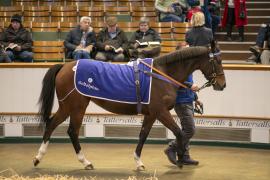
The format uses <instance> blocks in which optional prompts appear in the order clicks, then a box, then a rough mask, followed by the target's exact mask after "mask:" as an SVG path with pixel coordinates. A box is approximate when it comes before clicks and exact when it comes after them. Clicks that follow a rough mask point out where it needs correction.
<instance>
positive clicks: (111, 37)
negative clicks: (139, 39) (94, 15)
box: [95, 17, 128, 62]
mask: <svg viewBox="0 0 270 180" xmlns="http://www.w3.org/2000/svg"><path fill="white" fill-rule="evenodd" d="M96 47H97V54H96V58H95V59H96V60H100V61H113V62H123V61H127V53H128V39H127V36H126V35H125V32H124V31H123V30H121V29H120V28H118V27H117V19H116V17H108V18H107V19H106V27H105V28H104V29H102V30H101V31H100V32H99V33H98V36H97V44H96Z"/></svg>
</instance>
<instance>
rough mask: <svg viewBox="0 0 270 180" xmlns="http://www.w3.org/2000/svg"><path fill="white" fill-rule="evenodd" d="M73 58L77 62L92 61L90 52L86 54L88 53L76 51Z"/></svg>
mask: <svg viewBox="0 0 270 180" xmlns="http://www.w3.org/2000/svg"><path fill="white" fill-rule="evenodd" d="M72 57H73V59H75V60H78V59H90V53H89V52H86V51H81V50H80V51H74V52H73V53H72Z"/></svg>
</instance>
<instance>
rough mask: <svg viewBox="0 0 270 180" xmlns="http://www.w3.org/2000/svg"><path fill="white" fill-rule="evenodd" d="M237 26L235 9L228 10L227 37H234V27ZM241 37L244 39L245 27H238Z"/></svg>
mask: <svg viewBox="0 0 270 180" xmlns="http://www.w3.org/2000/svg"><path fill="white" fill-rule="evenodd" d="M234 25H235V13H234V8H228V15H227V24H226V31H227V36H228V37H231V36H232V27H233V26H234ZM238 32H239V37H241V38H244V26H238Z"/></svg>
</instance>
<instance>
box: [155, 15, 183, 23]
mask: <svg viewBox="0 0 270 180" xmlns="http://www.w3.org/2000/svg"><path fill="white" fill-rule="evenodd" d="M160 21H161V22H184V21H185V16H184V15H182V16H177V15H175V14H167V15H166V16H165V17H163V18H162V19H160Z"/></svg>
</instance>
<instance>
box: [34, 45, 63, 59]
mask: <svg viewBox="0 0 270 180" xmlns="http://www.w3.org/2000/svg"><path fill="white" fill-rule="evenodd" d="M33 53H34V61H35V62H40V61H41V62H44V61H46V62H48V61H64V58H65V55H64V44H63V41H34V42H33Z"/></svg>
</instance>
